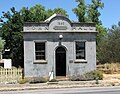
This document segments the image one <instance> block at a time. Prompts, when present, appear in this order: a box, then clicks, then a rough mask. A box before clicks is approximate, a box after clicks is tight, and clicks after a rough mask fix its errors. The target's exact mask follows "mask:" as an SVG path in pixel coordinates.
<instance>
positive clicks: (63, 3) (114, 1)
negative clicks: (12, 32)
mask: <svg viewBox="0 0 120 94" xmlns="http://www.w3.org/2000/svg"><path fill="white" fill-rule="evenodd" d="M85 1H86V3H87V4H88V3H90V1H91V0H85ZM102 2H103V3H104V8H103V9H102V10H100V13H101V16H100V20H101V21H102V25H103V26H104V27H106V28H110V27H111V25H113V24H115V25H117V23H118V21H120V0H102ZM36 4H41V5H43V6H45V9H46V10H47V9H49V8H50V9H54V8H58V7H59V8H63V9H65V10H66V11H67V13H68V15H69V18H70V19H71V20H74V21H77V17H76V15H75V14H74V13H73V11H72V9H73V8H75V7H77V4H78V3H77V2H75V0H0V17H1V16H2V11H4V12H7V11H9V10H10V8H11V7H15V9H16V10H17V11H19V10H20V9H21V8H22V7H28V8H30V7H32V6H35V5H36Z"/></svg>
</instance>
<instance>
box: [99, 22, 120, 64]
mask: <svg viewBox="0 0 120 94" xmlns="http://www.w3.org/2000/svg"><path fill="white" fill-rule="evenodd" d="M98 46H99V47H98V54H99V55H98V59H99V62H100V63H106V62H108V63H116V62H120V25H119V24H118V26H117V25H113V26H112V27H111V29H109V30H108V33H107V36H106V37H104V39H103V40H102V41H100V43H99V45H98Z"/></svg>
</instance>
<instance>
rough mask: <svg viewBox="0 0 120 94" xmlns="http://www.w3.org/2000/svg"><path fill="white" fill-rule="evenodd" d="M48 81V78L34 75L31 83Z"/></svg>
mask: <svg viewBox="0 0 120 94" xmlns="http://www.w3.org/2000/svg"><path fill="white" fill-rule="evenodd" d="M47 81H48V79H47V78H44V77H33V78H32V79H31V81H30V83H46V82H47Z"/></svg>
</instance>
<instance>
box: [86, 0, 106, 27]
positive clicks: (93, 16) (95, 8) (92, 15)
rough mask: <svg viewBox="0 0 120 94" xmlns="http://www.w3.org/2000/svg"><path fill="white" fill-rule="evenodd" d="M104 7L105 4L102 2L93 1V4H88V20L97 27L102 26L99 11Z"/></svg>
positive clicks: (98, 0) (99, 0)
mask: <svg viewBox="0 0 120 94" xmlns="http://www.w3.org/2000/svg"><path fill="white" fill-rule="evenodd" d="M103 7H104V3H102V2H101V0H92V4H88V11H87V13H88V15H87V16H88V19H90V20H91V21H92V22H94V23H96V24H97V25H101V21H100V20H99V16H100V15H101V14H100V12H99V9H102V8H103Z"/></svg>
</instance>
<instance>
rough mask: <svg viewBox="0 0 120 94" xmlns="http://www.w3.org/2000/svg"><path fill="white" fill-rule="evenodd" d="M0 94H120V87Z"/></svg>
mask: <svg viewBox="0 0 120 94" xmlns="http://www.w3.org/2000/svg"><path fill="white" fill-rule="evenodd" d="M0 94H120V87H87V88H61V89H39V90H23V91H1V92H0Z"/></svg>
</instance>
